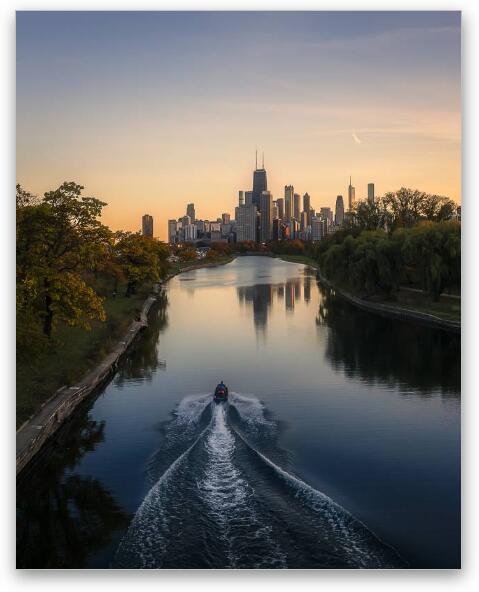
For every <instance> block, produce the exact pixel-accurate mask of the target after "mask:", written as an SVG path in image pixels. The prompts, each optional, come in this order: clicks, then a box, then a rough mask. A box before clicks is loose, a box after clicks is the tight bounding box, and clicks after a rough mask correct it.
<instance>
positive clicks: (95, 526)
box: [17, 412, 130, 568]
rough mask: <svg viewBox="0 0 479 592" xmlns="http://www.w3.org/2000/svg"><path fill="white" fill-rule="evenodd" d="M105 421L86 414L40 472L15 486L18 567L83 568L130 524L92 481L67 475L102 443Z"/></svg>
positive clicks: (75, 422)
mask: <svg viewBox="0 0 479 592" xmlns="http://www.w3.org/2000/svg"><path fill="white" fill-rule="evenodd" d="M104 429H105V424H104V422H96V421H92V420H91V419H89V417H88V414H87V413H86V412H84V413H82V414H81V415H80V416H78V417H76V418H75V419H74V420H73V421H72V422H70V423H69V425H68V426H67V429H65V430H63V433H62V434H60V436H59V439H58V440H57V442H56V443H55V445H51V446H50V449H49V450H48V451H47V452H48V454H49V456H48V459H47V460H46V461H45V462H44V464H43V465H42V470H41V471H37V470H35V468H33V469H30V471H29V472H28V473H27V474H24V475H22V476H21V479H20V481H19V483H18V486H17V567H18V568H27V567H28V568H79V567H85V566H86V564H87V558H88V556H89V555H91V554H92V553H93V552H95V551H98V550H100V549H102V548H104V547H106V546H107V545H108V544H109V543H110V541H111V540H112V537H113V535H114V533H115V532H119V531H121V530H123V529H124V528H125V526H126V525H127V524H128V523H129V520H130V516H129V515H128V514H126V513H125V512H123V510H122V509H121V508H120V507H119V505H118V504H117V502H116V500H115V499H114V498H113V496H112V495H111V494H110V492H109V491H107V490H106V489H105V487H104V486H103V485H102V484H101V483H100V482H99V481H98V480H97V479H94V478H92V477H84V476H81V475H78V474H71V473H69V470H71V469H72V468H73V467H74V466H75V465H76V464H77V463H78V462H79V460H80V459H81V458H82V457H83V456H84V455H85V454H87V453H88V452H91V451H93V450H94V449H95V448H96V446H97V445H98V444H99V443H100V442H102V441H103V440H104Z"/></svg>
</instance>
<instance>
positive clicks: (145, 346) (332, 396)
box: [17, 257, 460, 568]
mask: <svg viewBox="0 0 479 592" xmlns="http://www.w3.org/2000/svg"><path fill="white" fill-rule="evenodd" d="M167 293H168V304H167V305H164V306H156V308H154V309H153V310H152V314H151V315H150V326H149V327H148V328H147V329H146V331H145V333H144V335H143V337H142V339H141V340H140V341H139V342H138V344H137V346H136V347H135V349H134V350H133V351H131V353H129V354H128V355H127V356H126V358H125V360H124V362H123V363H122V364H121V365H120V367H119V369H118V371H117V373H116V375H115V377H114V379H113V381H112V382H111V383H110V384H109V385H108V386H106V388H104V390H103V391H101V392H100V393H99V396H98V397H97V398H96V400H95V401H92V402H91V403H90V404H89V406H87V407H85V408H83V409H81V410H80V412H79V413H78V414H77V415H76V416H75V417H74V419H73V420H72V421H71V423H70V425H69V429H68V430H65V433H62V434H61V441H60V442H59V443H58V445H57V446H55V447H54V448H52V450H51V454H50V455H49V457H48V458H47V459H45V460H44V461H43V462H42V463H40V464H39V465H38V466H36V467H32V469H31V470H30V471H29V474H28V475H25V476H24V478H23V479H22V480H21V481H20V482H19V491H18V512H17V516H18V542H17V553H18V556H17V562H18V566H19V567H110V566H112V567H146V568H152V567H153V568H155V567H271V568H283V567H290V568H294V567H325V568H328V567H349V568H351V567H352V568H354V567H401V566H411V567H458V566H459V562H460V339H459V337H458V336H457V335H453V334H450V333H447V332H444V331H437V330H434V329H431V328H427V327H421V326H415V325H412V324H409V323H398V322H397V321H393V320H391V319H386V318H382V317H380V316H376V315H372V314H369V313H367V312H364V311H361V310H359V309H357V308H354V307H352V306H351V305H350V304H348V303H347V302H345V301H344V300H340V299H338V298H336V297H335V296H334V294H332V292H331V291H329V290H328V289H324V288H322V287H321V286H319V285H318V284H317V282H316V278H315V272H313V271H312V270H311V271H310V270H309V269H308V268H307V267H305V266H303V265H300V264H296V263H287V262H284V261H280V260H278V259H272V258H268V257H244V258H238V259H236V260H234V261H233V262H232V263H229V264H227V265H225V266H220V267H215V268H210V269H199V270H194V271H191V272H187V273H184V274H181V275H180V276H177V277H175V278H173V279H172V280H171V281H170V282H169V284H168V287H167ZM159 360H166V362H167V364H166V367H164V366H161V365H159ZM220 379H223V380H224V381H225V382H226V383H227V384H228V385H229V386H230V390H231V392H232V396H231V401H230V403H229V404H228V405H227V406H221V405H220V406H218V405H212V404H211V390H212V388H213V387H214V385H215V384H216V383H217V382H218V381H219V380H220Z"/></svg>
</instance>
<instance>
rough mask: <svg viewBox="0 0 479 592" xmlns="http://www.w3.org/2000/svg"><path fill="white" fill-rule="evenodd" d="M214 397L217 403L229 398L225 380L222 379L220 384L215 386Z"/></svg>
mask: <svg viewBox="0 0 479 592" xmlns="http://www.w3.org/2000/svg"><path fill="white" fill-rule="evenodd" d="M213 399H214V400H215V402H216V403H224V402H225V401H227V400H228V387H227V386H226V385H225V384H224V383H223V381H221V382H220V384H219V385H218V386H217V387H216V388H215V394H214V396H213Z"/></svg>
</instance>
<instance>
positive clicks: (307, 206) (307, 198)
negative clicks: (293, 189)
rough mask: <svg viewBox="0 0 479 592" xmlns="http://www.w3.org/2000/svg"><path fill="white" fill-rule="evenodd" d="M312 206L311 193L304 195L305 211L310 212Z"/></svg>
mask: <svg viewBox="0 0 479 592" xmlns="http://www.w3.org/2000/svg"><path fill="white" fill-rule="evenodd" d="M310 208H311V197H310V195H309V193H305V194H304V195H303V212H309V210H310Z"/></svg>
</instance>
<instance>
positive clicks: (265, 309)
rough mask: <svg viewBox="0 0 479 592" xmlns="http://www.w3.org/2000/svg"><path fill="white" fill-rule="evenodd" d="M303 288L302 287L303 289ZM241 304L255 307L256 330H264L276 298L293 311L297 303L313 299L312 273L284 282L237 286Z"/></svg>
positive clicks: (288, 310) (287, 309)
mask: <svg viewBox="0 0 479 592" xmlns="http://www.w3.org/2000/svg"><path fill="white" fill-rule="evenodd" d="M301 288H302V289H301ZM237 296H238V301H239V302H240V304H247V305H249V306H250V307H251V308H252V309H253V321H254V325H255V328H256V330H258V331H261V332H264V331H265V330H266V327H267V325H268V317H269V312H270V309H271V307H272V306H273V304H274V300H275V299H277V300H278V301H284V305H283V306H284V309H285V310H286V311H287V312H289V313H292V312H294V307H295V304H297V303H299V302H301V300H302V296H303V297H304V301H305V302H306V303H309V302H310V301H311V275H309V274H305V275H304V277H302V278H292V279H288V280H287V281H285V282H283V283H275V284H255V285H253V286H240V287H238V288H237Z"/></svg>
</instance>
